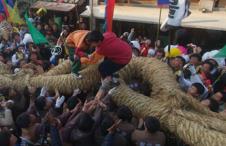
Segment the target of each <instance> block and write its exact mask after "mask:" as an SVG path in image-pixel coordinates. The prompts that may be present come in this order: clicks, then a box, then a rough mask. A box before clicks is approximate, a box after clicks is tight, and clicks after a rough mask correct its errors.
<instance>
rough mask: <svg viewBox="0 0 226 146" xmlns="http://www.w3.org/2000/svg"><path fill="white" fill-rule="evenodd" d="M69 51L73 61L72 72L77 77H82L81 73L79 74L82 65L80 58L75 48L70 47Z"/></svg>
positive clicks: (71, 61)
mask: <svg viewBox="0 0 226 146" xmlns="http://www.w3.org/2000/svg"><path fill="white" fill-rule="evenodd" d="M68 52H69V59H70V63H71V73H72V74H73V75H75V76H76V77H77V78H81V75H79V70H80V67H81V61H80V58H79V57H78V56H75V51H74V48H68Z"/></svg>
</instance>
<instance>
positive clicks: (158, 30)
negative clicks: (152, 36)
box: [156, 7, 162, 40]
mask: <svg viewBox="0 0 226 146" xmlns="http://www.w3.org/2000/svg"><path fill="white" fill-rule="evenodd" d="M161 18H162V7H160V11H159V22H158V29H157V36H156V40H159V34H160V27H161Z"/></svg>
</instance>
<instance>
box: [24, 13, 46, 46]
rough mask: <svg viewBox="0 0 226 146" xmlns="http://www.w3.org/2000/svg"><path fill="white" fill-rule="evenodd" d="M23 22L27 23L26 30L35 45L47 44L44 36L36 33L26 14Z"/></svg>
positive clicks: (38, 32)
mask: <svg viewBox="0 0 226 146" xmlns="http://www.w3.org/2000/svg"><path fill="white" fill-rule="evenodd" d="M24 17H25V21H26V23H27V26H28V29H29V31H30V34H31V36H32V39H33V41H34V43H35V44H37V45H38V44H45V43H48V41H47V39H46V38H45V36H44V35H43V34H42V33H41V32H40V31H38V30H37V29H36V28H35V26H34V25H33V24H32V23H31V22H30V21H29V20H28V15H27V13H25V16H24Z"/></svg>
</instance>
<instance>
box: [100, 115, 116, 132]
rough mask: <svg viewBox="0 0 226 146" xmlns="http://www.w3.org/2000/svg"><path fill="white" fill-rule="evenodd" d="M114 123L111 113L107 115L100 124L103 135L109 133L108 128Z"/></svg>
mask: <svg viewBox="0 0 226 146" xmlns="http://www.w3.org/2000/svg"><path fill="white" fill-rule="evenodd" d="M113 124H114V120H113V118H112V117H110V116H109V115H106V116H105V117H104V119H103V120H102V122H101V125H100V129H101V134H102V135H103V136H105V135H107V134H108V131H107V129H108V128H110V127H111V126H112V125H113Z"/></svg>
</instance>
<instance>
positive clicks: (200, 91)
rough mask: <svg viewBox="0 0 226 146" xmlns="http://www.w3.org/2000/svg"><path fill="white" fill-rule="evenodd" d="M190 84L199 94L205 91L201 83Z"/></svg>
mask: <svg viewBox="0 0 226 146" xmlns="http://www.w3.org/2000/svg"><path fill="white" fill-rule="evenodd" d="M192 86H194V87H195V88H196V89H197V91H198V94H199V95H202V94H203V93H204V92H205V88H204V87H203V85H202V84H201V83H193V84H192Z"/></svg>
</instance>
